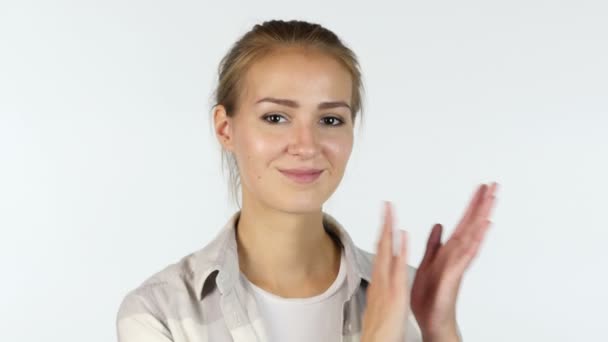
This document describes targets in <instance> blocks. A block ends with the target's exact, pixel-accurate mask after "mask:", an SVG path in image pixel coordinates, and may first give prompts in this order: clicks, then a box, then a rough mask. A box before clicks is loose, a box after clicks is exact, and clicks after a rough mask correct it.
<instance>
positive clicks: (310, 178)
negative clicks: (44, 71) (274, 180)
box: [279, 169, 323, 184]
mask: <svg viewBox="0 0 608 342" xmlns="http://www.w3.org/2000/svg"><path fill="white" fill-rule="evenodd" d="M279 171H281V173H282V174H283V175H285V176H286V177H287V178H289V179H291V180H293V181H295V182H296V183H300V184H309V183H312V182H314V181H315V180H317V179H318V178H319V176H321V174H322V173H323V170H318V169H290V170H279Z"/></svg>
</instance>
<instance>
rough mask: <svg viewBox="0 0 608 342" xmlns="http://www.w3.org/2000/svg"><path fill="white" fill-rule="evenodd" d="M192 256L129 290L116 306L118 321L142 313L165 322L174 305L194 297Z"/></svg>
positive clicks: (182, 259) (166, 267)
mask: <svg viewBox="0 0 608 342" xmlns="http://www.w3.org/2000/svg"><path fill="white" fill-rule="evenodd" d="M192 255H193V253H191V254H189V255H187V256H184V257H183V258H181V259H180V260H179V261H176V262H174V263H171V264H169V265H167V266H165V267H163V268H162V269H160V270H158V271H156V272H155V273H153V274H151V275H149V276H148V277H147V278H145V279H144V281H143V282H141V283H140V284H139V285H137V286H136V287H134V288H132V289H130V290H128V292H126V293H125V294H124V296H123V297H122V300H121V302H120V304H119V308H118V313H117V317H116V319H117V321H120V320H121V319H123V318H126V317H129V316H134V315H138V314H144V313H145V314H149V315H152V316H154V317H155V318H156V319H158V320H159V321H161V322H166V320H167V318H168V317H169V316H170V315H171V314H170V312H171V310H172V308H173V307H174V305H173V303H174V302H175V301H178V300H180V298H184V299H186V300H187V298H189V297H191V294H192V293H193V292H192V288H193V287H192V283H193V271H192V260H191V259H192Z"/></svg>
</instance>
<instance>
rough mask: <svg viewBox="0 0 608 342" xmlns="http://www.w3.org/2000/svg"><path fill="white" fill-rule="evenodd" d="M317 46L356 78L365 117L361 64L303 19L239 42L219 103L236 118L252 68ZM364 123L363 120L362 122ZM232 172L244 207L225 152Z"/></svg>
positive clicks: (227, 59)
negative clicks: (293, 49) (291, 50)
mask: <svg viewBox="0 0 608 342" xmlns="http://www.w3.org/2000/svg"><path fill="white" fill-rule="evenodd" d="M285 46H303V47H314V48H317V49H319V50H321V51H323V52H324V53H327V54H328V55H330V56H332V57H334V58H335V59H336V60H337V61H339V62H340V63H341V64H342V65H343V66H344V67H345V68H346V69H347V70H348V72H349V73H350V75H351V78H352V99H351V108H352V120H353V123H354V121H355V119H356V117H357V113H359V112H360V113H361V114H360V116H361V118H362V116H363V101H362V95H363V91H364V89H363V82H362V76H361V71H360V66H359V62H358V60H357V57H356V56H355V53H354V52H353V51H352V50H351V49H349V48H348V47H347V46H346V45H345V44H344V43H343V42H342V41H341V40H340V39H339V38H338V36H337V35H336V34H334V33H333V32H332V31H330V30H328V29H326V28H324V27H323V26H321V25H319V24H315V23H310V22H306V21H300V20H290V21H283V20H270V21H265V22H263V23H262V24H256V25H255V26H253V28H252V29H251V30H250V31H249V32H247V33H245V34H244V35H243V36H242V37H241V38H240V39H239V40H237V41H236V42H235V43H234V44H233V45H232V47H231V48H230V50H229V51H228V53H227V54H226V55H225V56H224V57H223V58H222V60H221V62H220V64H219V67H218V85H217V88H216V90H215V91H214V93H213V98H214V102H215V104H214V105H213V107H215V106H217V105H220V104H221V105H223V106H224V107H225V108H226V114H227V115H228V116H229V117H233V116H234V115H235V113H236V112H237V109H238V108H237V106H238V104H239V103H238V99H239V94H240V93H241V91H242V80H243V77H244V75H245V73H246V71H247V69H248V68H249V66H250V65H251V64H252V63H253V62H254V61H256V60H257V59H260V58H261V57H263V56H265V55H267V54H269V53H270V52H272V51H274V50H276V49H277V48H280V47H285ZM360 120H361V119H360ZM226 164H228V165H227V167H228V171H229V179H228V182H229V186H230V189H229V190H230V194H231V197H232V199H233V200H234V201H235V203H236V205H237V207H239V208H240V204H239V201H238V190H239V187H240V185H241V182H240V174H239V169H238V164H237V161H236V158H235V157H234V155H233V154H232V153H230V152H228V151H226V150H224V149H222V169H223V170H225V168H226Z"/></svg>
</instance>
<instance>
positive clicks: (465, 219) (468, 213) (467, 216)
mask: <svg viewBox="0 0 608 342" xmlns="http://www.w3.org/2000/svg"><path fill="white" fill-rule="evenodd" d="M485 190H486V185H485V184H481V185H480V186H479V187H478V188H477V191H476V192H475V195H474V196H473V198H472V199H471V201H470V202H469V206H468V207H467V209H466V210H465V213H464V215H463V216H462V218H461V219H460V222H459V223H458V225H457V226H456V229H454V231H453V232H452V236H454V235H458V234H460V233H461V232H462V230H463V229H464V228H466V226H467V225H468V224H469V223H470V221H471V219H472V218H473V217H474V216H475V213H476V211H477V210H478V208H479V206H480V205H481V204H482V200H483V195H484V192H485Z"/></svg>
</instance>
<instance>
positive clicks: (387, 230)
mask: <svg viewBox="0 0 608 342" xmlns="http://www.w3.org/2000/svg"><path fill="white" fill-rule="evenodd" d="M392 221H393V219H392V210H391V204H390V203H389V202H387V201H386V202H384V222H383V225H382V230H381V233H380V238H379V240H378V243H377V246H378V247H377V251H376V257H375V258H374V270H373V274H375V275H376V279H377V280H381V281H386V280H387V279H388V277H389V272H390V266H391V264H392V262H391V261H392V257H393V236H392V235H393V222H392Z"/></svg>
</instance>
